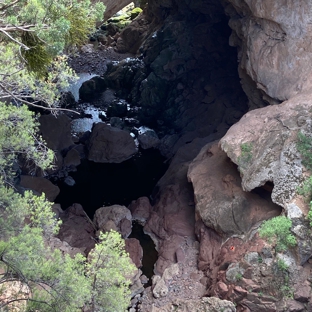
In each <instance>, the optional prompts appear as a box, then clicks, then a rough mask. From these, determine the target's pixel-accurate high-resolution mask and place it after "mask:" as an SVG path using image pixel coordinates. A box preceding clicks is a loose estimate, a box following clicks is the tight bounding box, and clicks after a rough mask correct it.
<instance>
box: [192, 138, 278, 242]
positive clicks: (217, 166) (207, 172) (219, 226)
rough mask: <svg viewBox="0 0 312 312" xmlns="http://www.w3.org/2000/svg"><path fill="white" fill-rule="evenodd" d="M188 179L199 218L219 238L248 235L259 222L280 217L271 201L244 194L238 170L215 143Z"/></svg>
mask: <svg viewBox="0 0 312 312" xmlns="http://www.w3.org/2000/svg"><path fill="white" fill-rule="evenodd" d="M188 179H189V181H190V182H192V184H193V188H194V195H195V202H196V213H197V214H198V217H199V218H200V219H201V220H202V221H203V222H204V224H205V225H206V226H207V227H209V228H212V229H214V230H216V231H217V232H219V233H220V234H225V235H227V236H228V235H233V234H243V233H247V232H248V231H249V230H250V228H251V227H252V226H253V225H254V224H256V223H257V222H259V221H261V220H266V219H269V218H271V217H274V216H277V215H279V214H280V211H281V208H280V207H278V206H277V205H275V204H273V203H272V201H271V200H270V199H269V200H268V199H266V198H262V197H260V196H259V195H258V194H255V193H247V192H244V191H243V189H242V187H241V178H240V175H239V172H238V170H237V167H236V166H235V165H234V164H233V163H232V162H231V161H230V160H229V158H228V157H227V155H226V154H225V153H224V152H223V151H222V150H221V149H220V148H219V147H218V145H217V144H216V143H215V144H213V145H211V144H208V145H206V146H205V147H204V148H203V149H202V150H201V152H200V153H199V154H198V156H197V157H196V158H195V159H194V161H193V162H192V163H191V164H190V166H189V171H188Z"/></svg>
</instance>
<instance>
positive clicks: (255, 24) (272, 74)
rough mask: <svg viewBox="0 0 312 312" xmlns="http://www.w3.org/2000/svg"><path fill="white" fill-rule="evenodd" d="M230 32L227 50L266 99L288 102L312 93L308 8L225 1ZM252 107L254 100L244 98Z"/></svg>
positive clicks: (265, 0)
mask: <svg viewBox="0 0 312 312" xmlns="http://www.w3.org/2000/svg"><path fill="white" fill-rule="evenodd" d="M227 2H229V3H231V4H232V5H227V6H226V8H225V10H226V12H227V14H228V15H229V16H230V17H231V19H230V21H229V26H230V27H231V28H232V29H233V33H232V35H231V38H230V44H231V45H232V46H237V47H238V49H239V53H238V59H239V69H240V74H241V77H242V78H243V84H244V83H246V82H248V81H247V80H246V79H244V77H243V73H246V74H247V75H248V76H249V77H251V79H252V80H253V81H254V82H255V83H256V85H257V88H258V89H260V90H262V91H263V93H264V94H266V95H267V96H269V98H271V99H273V102H274V100H278V101H284V100H287V99H289V98H291V97H293V96H294V95H296V94H298V93H301V92H302V91H306V90H309V89H311V87H312V79H311V78H312V67H311V66H312V65H311V64H312V55H311V51H312V48H311V44H310V42H311V26H310V12H311V10H312V4H311V2H310V1H309V0H303V1H301V2H300V5H298V3H297V2H294V1H285V0H277V1H271V0H243V1H242V0H228V1H227ZM248 96H249V98H250V100H251V101H253V99H252V94H250V93H249V94H248Z"/></svg>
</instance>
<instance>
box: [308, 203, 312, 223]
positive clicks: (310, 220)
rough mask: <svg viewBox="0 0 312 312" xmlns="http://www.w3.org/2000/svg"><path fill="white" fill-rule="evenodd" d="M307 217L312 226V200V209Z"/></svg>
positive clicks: (311, 206) (311, 207)
mask: <svg viewBox="0 0 312 312" xmlns="http://www.w3.org/2000/svg"><path fill="white" fill-rule="evenodd" d="M307 219H308V220H309V222H310V226H311V227H312V201H311V202H310V209H309V212H308V215H307Z"/></svg>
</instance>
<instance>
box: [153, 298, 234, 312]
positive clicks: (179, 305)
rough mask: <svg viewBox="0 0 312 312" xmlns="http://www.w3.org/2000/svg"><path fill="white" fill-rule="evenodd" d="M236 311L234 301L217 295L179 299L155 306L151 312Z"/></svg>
mask: <svg viewBox="0 0 312 312" xmlns="http://www.w3.org/2000/svg"><path fill="white" fill-rule="evenodd" d="M171 311H181V312H193V311H197V312H219V311H223V312H235V311H236V308H235V305H234V303H232V302H231V301H228V300H221V299H219V298H216V297H209V298H208V297H204V298H201V299H197V300H187V299H178V300H175V301H174V302H172V303H169V304H167V305H165V306H163V307H161V308H157V307H153V308H152V310H151V312H171Z"/></svg>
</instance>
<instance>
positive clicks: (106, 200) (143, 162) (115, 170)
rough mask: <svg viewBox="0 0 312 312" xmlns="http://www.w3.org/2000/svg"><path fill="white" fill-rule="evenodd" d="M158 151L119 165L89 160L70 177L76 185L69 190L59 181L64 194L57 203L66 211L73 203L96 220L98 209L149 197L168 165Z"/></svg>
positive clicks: (138, 155) (150, 151)
mask: <svg viewBox="0 0 312 312" xmlns="http://www.w3.org/2000/svg"><path fill="white" fill-rule="evenodd" d="M164 160H165V158H164V157H163V156H161V155H160V153H159V151H158V150H155V149H148V150H140V151H139V152H138V153H137V154H136V155H135V156H133V157H132V158H131V159H129V160H127V161H124V162H122V163H119V164H114V163H95V162H93V161H89V160H87V159H84V160H82V163H81V164H80V165H79V166H78V167H77V171H76V172H72V173H70V176H71V177H72V178H73V179H74V181H75V182H76V183H75V185H73V186H69V185H68V184H66V183H65V182H64V180H59V181H58V186H59V187H60V190H61V192H60V194H59V195H58V197H57V198H56V199H55V202H56V203H59V204H60V205H61V207H62V209H66V208H67V207H69V206H71V205H72V204H73V203H79V204H81V205H82V207H83V208H84V210H85V211H86V213H87V214H88V216H89V217H90V218H91V219H93V216H94V213H95V211H96V209H98V208H100V207H103V206H110V205H114V204H119V205H125V206H128V205H129V204H130V203H131V201H132V200H135V199H137V198H139V197H142V196H147V197H149V196H150V195H151V193H152V190H153V188H154V186H155V185H156V183H157V182H158V180H159V179H160V178H161V176H162V175H163V174H164V173H165V171H166V169H167V167H168V165H167V164H166V163H165V161H164Z"/></svg>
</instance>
